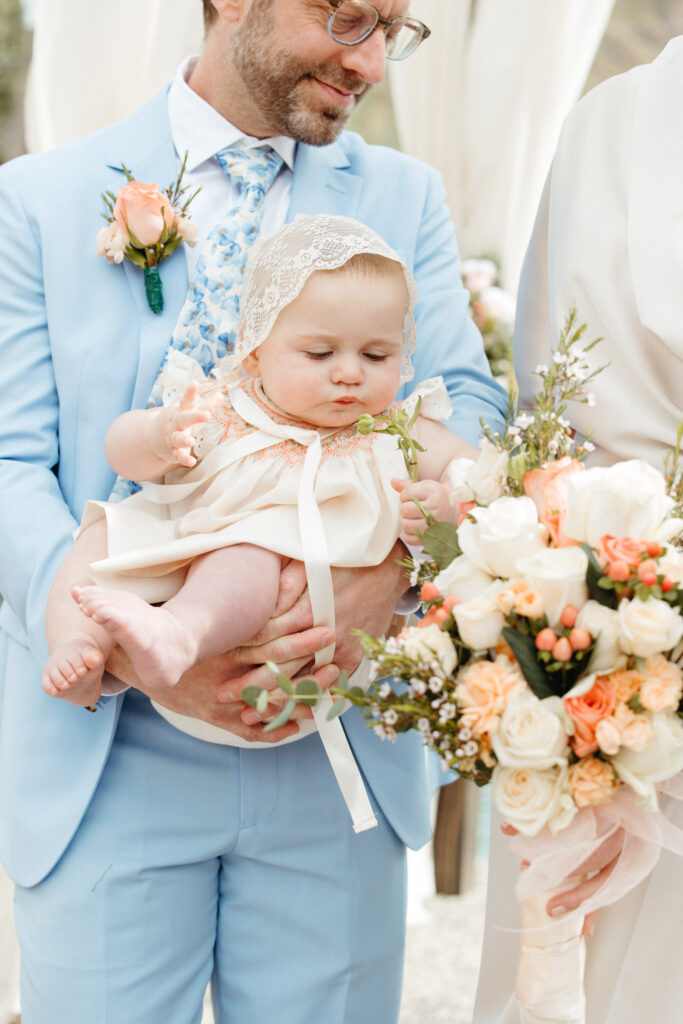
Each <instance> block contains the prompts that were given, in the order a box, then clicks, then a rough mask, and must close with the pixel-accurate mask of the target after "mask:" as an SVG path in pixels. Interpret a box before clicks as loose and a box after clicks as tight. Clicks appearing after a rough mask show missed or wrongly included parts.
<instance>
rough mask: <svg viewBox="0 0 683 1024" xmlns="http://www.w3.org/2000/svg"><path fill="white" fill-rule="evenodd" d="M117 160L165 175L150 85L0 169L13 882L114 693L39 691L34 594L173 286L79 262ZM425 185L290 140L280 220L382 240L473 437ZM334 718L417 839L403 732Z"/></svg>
mask: <svg viewBox="0 0 683 1024" xmlns="http://www.w3.org/2000/svg"><path fill="white" fill-rule="evenodd" d="M122 161H123V162H125V163H126V165H127V166H128V167H131V168H133V169H134V172H135V175H136V176H137V177H138V178H139V179H140V180H143V181H154V182H159V183H160V184H161V185H162V186H165V185H166V184H168V182H170V181H172V180H173V179H174V177H175V176H176V175H177V172H178V166H179V161H178V155H177V154H176V152H175V150H174V147H173V143H172V140H171V134H170V128H169V123H168V114H167V108H166V93H165V91H164V92H163V93H161V94H160V95H158V96H157V97H155V98H154V99H153V100H152V101H151V102H150V103H149V104H147V105H146V106H145V107H143V108H142V110H140V111H139V112H138V113H137V114H136V115H135V116H134V117H132V118H130V119H129V120H127V121H125V122H121V123H119V124H116V125H113V126H111V127H109V128H107V129H105V130H104V131H102V132H100V133H98V134H97V135H95V136H92V137H91V138H88V139H85V140H82V141H79V142H76V143H73V144H70V145H68V146H64V147H62V148H60V149H58V150H56V151H54V152H53V153H49V154H43V155H34V156H27V157H21V158H20V159H19V160H17V161H13V162H12V163H9V164H6V165H4V166H3V167H2V168H0V382H1V383H0V387H1V389H2V391H1V393H2V407H1V415H0V592H1V593H2V595H3V597H4V599H5V601H4V605H3V607H2V610H1V612H0V624H1V626H2V633H0V686H1V689H0V859H2V860H3V862H4V863H5V865H6V867H7V869H8V871H9V872H10V874H11V875H12V876H13V877H14V878H15V879H16V880H17V881H18V882H19V883H20V884H22V885H33V884H35V883H37V882H38V881H40V879H41V878H43V877H44V876H45V875H46V874H47V873H48V872H49V871H50V869H51V868H52V866H53V865H54V864H55V863H56V861H57V860H58V859H59V857H60V856H61V853H62V852H63V850H64V849H65V847H66V845H67V844H68V842H69V840H70V838H71V836H72V835H73V833H74V831H75V830H76V829H77V827H78V824H79V821H80V819H81V817H82V814H83V812H84V810H85V808H86V807H87V805H88V802H89V800H90V797H91V795H92V793H93V790H94V788H95V787H96V785H97V782H98V779H99V776H100V773H101V770H102V766H103V765H104V763H105V761H106V758H107V755H108V752H109V749H110V746H111V744H112V742H113V739H114V733H115V726H116V721H117V717H118V713H119V710H120V707H121V701H122V700H123V697H117V698H110V699H108V700H106V701H105V702H104V707H103V708H102V709H101V710H99V711H98V713H97V714H94V715H90V714H87V713H86V712H85V711H83V709H81V708H76V707H73V706H71V705H69V704H67V703H65V702H62V701H59V700H54V699H52V698H50V697H47V696H46V695H45V694H44V693H43V691H42V689H41V686H40V670H41V666H42V664H43V663H44V661H45V659H46V656H47V649H46V644H45V637H44V633H43V617H44V611H45V601H46V597H47V592H48V589H49V586H50V583H51V581H52V579H53V576H54V573H55V571H56V569H57V567H58V565H59V563H60V562H61V560H62V559H63V558H64V556H65V554H66V553H67V551H68V550H69V548H70V546H71V543H72V539H71V537H72V531H73V530H74V529H75V527H76V526H77V524H78V521H79V517H80V515H81V511H82V509H83V505H84V503H85V501H86V499H88V498H106V497H107V496H108V495H109V493H110V490H111V487H112V484H113V481H114V474H113V472H112V471H111V469H110V468H109V466H108V465H107V462H106V460H105V457H104V451H103V441H104V435H105V432H106V430H107V428H108V426H109V425H110V423H111V422H112V420H113V419H114V418H115V417H116V416H118V415H119V414H120V413H122V412H124V411H125V410H127V409H129V408H131V407H140V406H144V405H145V404H146V401H147V398H148V395H149V391H150V388H151V385H152V382H153V380H154V377H155V374H156V371H157V369H158V366H159V363H160V361H161V359H162V356H163V354H164V351H165V349H166V346H167V344H168V341H169V338H170V336H171V332H172V329H173V326H174V324H175V321H176V318H177V316H178V313H179V311H180V307H181V305H182V302H183V299H184V297H185V293H186V290H187V284H188V281H187V268H186V261H185V259H184V257H183V253H182V252H180V251H179V252H177V253H176V254H174V255H173V256H172V257H170V258H169V259H168V260H167V261H165V262H164V263H163V264H162V265H161V277H162V280H163V289H164V297H165V309H164V312H163V314H162V315H159V316H155V315H153V314H152V313H151V312H150V310H149V309H148V307H147V302H146V299H145V294H144V287H143V281H142V273H141V271H140V270H138V269H137V268H135V267H133V266H132V264H130V263H128V262H126V263H125V264H124V265H123V266H112V265H110V264H107V263H106V261H105V260H104V259H103V258H102V257H98V256H96V255H95V235H96V233H97V231H98V229H99V228H100V227H101V226H102V224H103V221H102V219H101V211H102V201H101V198H100V196H101V193H102V191H103V190H104V189H112V190H115V189H116V188H118V187H120V185H121V184H122V183H123V176H122V174H121V172H120V171H119V170H117V168H119V167H120V165H121V162H122ZM443 197H444V192H443V187H442V185H441V182H440V179H439V178H438V176H437V175H436V174H435V172H434V171H432V170H431V169H429V168H428V167H426V166H425V165H423V164H421V163H419V162H417V161H415V160H412V159H410V158H408V157H405V156H402V155H400V154H398V153H396V152H394V151H393V150H388V149H383V148H379V147H373V146H368V145H366V144H365V143H364V142H363V141H362V140H361V139H360V138H359V137H358V136H356V135H353V134H349V133H346V134H344V135H342V137H341V138H340V140H339V141H338V142H336V143H334V144H332V145H330V146H327V147H325V148H322V149H316V148H312V147H309V146H305V145H300V146H299V147H298V150H297V156H296V166H295V172H294V182H293V190H292V196H291V204H290V210H289V217H290V218H292V217H294V216H295V215H296V214H297V213H300V212H305V213H322V212H325V213H332V214H344V215H347V216H352V217H357V218H359V219H360V220H362V221H365V222H366V223H367V224H369V225H370V226H371V227H373V228H374V229H375V230H376V231H377V232H378V233H379V234H380V235H382V236H383V237H384V238H385V239H386V240H387V241H388V242H389V244H390V245H392V246H393V247H394V248H395V249H396V250H397V252H398V253H399V254H400V255H401V257H402V258H403V259H404V260H405V262H406V263H407V264H408V266H409V267H410V268H411V269H412V270H413V272H414V274H415V276H416V279H417V282H418V286H419V289H420V295H421V298H420V302H419V305H418V309H417V326H418V351H417V354H416V356H415V359H414V363H415V370H416V374H415V380H416V381H419V380H422V379H424V378H426V377H430V376H434V375H436V374H438V373H441V374H442V375H443V377H444V378H445V380H446V383H447V385H448V388H449V391H450V393H451V396H452V399H453V405H454V409H455V412H454V416H453V420H452V426H453V429H454V430H455V431H456V432H458V433H459V434H460V435H461V436H463V437H465V438H468V439H470V440H474V439H475V438H476V436H477V434H478V432H479V417H480V416H483V417H484V418H485V419H486V420H487V421H488V422H489V423H490V424H492V425H494V426H495V425H499V424H500V421H501V411H502V410H503V409H504V408H505V405H506V398H505V395H504V393H503V392H502V391H501V390H500V389H499V388H498V387H497V385H495V384H494V383H493V381H492V380H491V378H490V375H489V372H488V367H487V365H486V362H485V358H484V355H483V350H482V346H481V341H480V339H479V336H478V334H477V332H476V330H475V329H474V327H473V326H472V324H471V322H470V320H469V317H468V315H467V302H468V297H467V293H466V292H465V291H464V290H463V288H462V286H461V284H460V277H459V266H458V254H457V248H456V243H455V239H454V235H453V228H452V225H451V222H450V219H449V216H448V213H447V211H446V208H445V206H444V205H443ZM344 724H345V728H346V729H347V732H348V734H349V738H350V741H351V743H352V745H353V747H354V750H355V753H356V756H357V758H358V760H359V762H360V763H361V765H362V767H363V770H364V772H365V774H366V777H367V778H368V780H369V782H370V785H371V786H372V788H373V791H374V792H375V795H376V796H377V798H378V800H379V802H380V804H381V806H382V807H383V810H384V812H385V813H386V814H387V816H388V818H389V820H390V821H391V823H392V825H393V826H394V828H395V830H396V831H397V832H398V833H399V835H400V836H401V837H402V838H403V839H404V840H405V841H406V842H407V843H408V844H409V845H414V846H417V845H420V844H421V843H423V842H425V841H426V839H427V838H428V834H429V832H428V830H429V825H428V817H427V811H428V800H427V790H428V780H427V772H426V770H425V758H424V754H423V748H422V747H421V745H420V741H419V740H418V739H417V737H416V736H411V737H407V736H406V737H401V738H400V741H399V743H398V744H397V745H396V746H393V745H391V744H388V743H380V742H379V741H378V740H377V739H376V737H374V736H373V735H372V734H371V733H370V731H369V730H367V728H366V727H365V723H364V722H363V721H362V720H361V719H360V718H358V717H357V716H355V714H354V712H349V713H348V714H347V715H346V716H345V718H344ZM131 799H132V800H134V799H135V794H131Z"/></svg>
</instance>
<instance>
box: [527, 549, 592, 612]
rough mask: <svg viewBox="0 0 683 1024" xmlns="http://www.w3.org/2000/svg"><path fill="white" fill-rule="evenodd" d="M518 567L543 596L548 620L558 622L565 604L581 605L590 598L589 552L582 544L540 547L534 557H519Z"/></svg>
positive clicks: (533, 587)
mask: <svg viewBox="0 0 683 1024" xmlns="http://www.w3.org/2000/svg"><path fill="white" fill-rule="evenodd" d="M517 568H518V569H519V571H520V572H521V574H522V576H524V578H525V580H526V581H527V582H528V583H529V586H530V587H531V588H532V589H533V590H537V591H539V593H540V594H541V596H542V598H543V604H544V607H545V614H546V616H547V618H548V623H549V624H550V625H551V626H555V625H556V624H557V623H558V622H559V621H560V615H561V614H562V611H563V609H564V608H565V607H566V605H568V604H571V605H574V607H575V608H581V607H582V605H584V604H585V603H586V600H587V599H588V588H587V586H586V572H587V570H588V556H587V555H586V552H585V551H584V550H583V549H582V548H578V547H569V548H541V550H540V551H537V552H536V553H535V554H534V555H532V556H531V558H520V559H518V561H517Z"/></svg>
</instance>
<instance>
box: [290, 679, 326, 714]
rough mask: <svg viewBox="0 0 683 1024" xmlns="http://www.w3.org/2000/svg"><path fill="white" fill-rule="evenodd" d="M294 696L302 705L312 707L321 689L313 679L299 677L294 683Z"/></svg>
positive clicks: (316, 701) (318, 697)
mask: <svg viewBox="0 0 683 1024" xmlns="http://www.w3.org/2000/svg"><path fill="white" fill-rule="evenodd" d="M295 692H296V696H297V700H298V701H299V703H300V704H303V705H304V707H307V708H313V707H315V705H316V704H317V703H318V700H319V699H320V696H321V694H322V690H321V689H320V686H319V685H318V683H316V681H315V679H300V680H299V682H298V683H297V684H296V691H295Z"/></svg>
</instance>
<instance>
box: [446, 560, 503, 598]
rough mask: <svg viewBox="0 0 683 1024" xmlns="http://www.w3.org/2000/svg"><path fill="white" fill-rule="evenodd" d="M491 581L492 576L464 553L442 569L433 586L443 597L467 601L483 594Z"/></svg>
mask: <svg viewBox="0 0 683 1024" xmlns="http://www.w3.org/2000/svg"><path fill="white" fill-rule="evenodd" d="M493 582H494V578H493V576H490V575H489V574H488V573H487V572H484V570H483V569H480V568H479V567H478V566H476V565H475V564H474V562H471V561H470V560H469V558H467V557H466V556H465V555H460V556H459V557H458V558H454V559H453V561H452V562H451V564H450V565H449V566H447V567H446V568H445V569H442V571H441V572H440V573H439V575H438V576H437V577H436V578H435V579H434V586H435V587H437V588H438V590H439V592H440V593H441V594H443V595H444V597H457V599H458V600H459V601H469V600H470V599H471V598H473V597H479V595H480V594H483V592H484V591H485V590H486V589H487V587H490V586H491V584H492V583H493Z"/></svg>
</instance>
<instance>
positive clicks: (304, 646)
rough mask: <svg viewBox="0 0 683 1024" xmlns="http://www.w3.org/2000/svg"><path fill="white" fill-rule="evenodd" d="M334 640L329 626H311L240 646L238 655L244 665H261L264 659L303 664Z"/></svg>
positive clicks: (281, 663) (278, 662) (281, 664)
mask: <svg viewBox="0 0 683 1024" xmlns="http://www.w3.org/2000/svg"><path fill="white" fill-rule="evenodd" d="M334 640H335V634H334V633H333V631H332V630H331V629H330V628H329V626H313V627H312V628H311V629H305V630H303V632H300V633H290V634H289V635H287V636H279V637H277V638H276V639H274V640H269V641H268V642H266V643H261V644H256V645H254V646H249V647H245V648H240V655H239V656H240V657H243V658H244V664H245V665H261V664H263V663H264V662H266V661H274V662H275V664H276V665H279V666H280V667H282V666H283V665H286V664H288V663H289V662H292V661H301V664H305V663H306V662H307V661H310V659H311V658H312V657H313V655H314V654H316V653H317V652H318V651H321V650H322V649H323V648H324V647H328V646H329V645H330V644H333V643H334ZM302 659H303V661H302Z"/></svg>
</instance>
